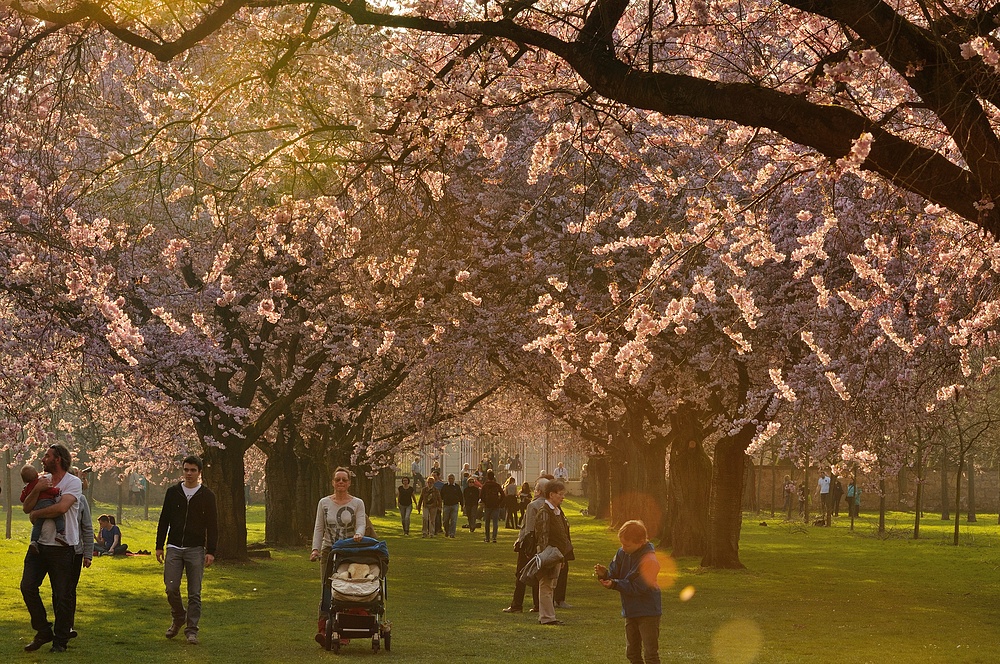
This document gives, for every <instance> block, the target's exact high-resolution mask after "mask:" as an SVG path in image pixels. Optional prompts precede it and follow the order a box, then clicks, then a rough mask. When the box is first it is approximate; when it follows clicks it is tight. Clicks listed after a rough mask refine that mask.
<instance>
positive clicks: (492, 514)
mask: <svg viewBox="0 0 1000 664" xmlns="http://www.w3.org/2000/svg"><path fill="white" fill-rule="evenodd" d="M499 522H500V508H499V507H487V508H486V514H484V515H483V534H484V535H486V539H487V541H488V540H489V539H490V524H491V523H492V524H493V539H496V538H497V524H498V523H499Z"/></svg>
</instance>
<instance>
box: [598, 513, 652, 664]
mask: <svg viewBox="0 0 1000 664" xmlns="http://www.w3.org/2000/svg"><path fill="white" fill-rule="evenodd" d="M618 541H619V542H621V544H622V547H621V548H620V549H618V553H616V554H615V557H614V559H613V560H612V561H611V565H610V566H608V567H605V566H604V565H594V573H595V574H596V575H597V578H598V580H599V581H600V582H601V585H602V586H604V587H605V588H607V589H609V590H617V591H618V592H619V593H621V598H622V615H623V616H625V657H626V658H627V659H628V661H629V662H631V664H643V661H644V660H643V652H644V651H645V654H646V657H645V664H660V644H659V641H660V615H661V614H662V613H663V609H662V605H661V601H660V587H659V585H657V581H656V577H657V575H658V574H659V572H660V563H659V561H658V560H657V559H656V552H655V551H654V550H653V545H652V544H651V543H650V542H649V538H648V534H647V533H646V526H645V524H643V522H642V521H627V522H625V523H624V524H623V525H622V527H621V528H620V529H619V530H618Z"/></svg>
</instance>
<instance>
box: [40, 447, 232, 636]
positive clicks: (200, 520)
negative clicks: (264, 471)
mask: <svg viewBox="0 0 1000 664" xmlns="http://www.w3.org/2000/svg"><path fill="white" fill-rule="evenodd" d="M42 467H43V470H44V473H41V474H39V473H37V471H36V472H35V477H32V473H30V472H27V471H24V470H22V479H25V480H26V486H25V490H24V492H22V497H21V502H22V507H23V510H24V512H25V513H26V514H28V515H29V518H30V519H31V521H32V524H33V526H34V529H33V532H32V538H31V543H30V544H29V547H28V551H27V553H26V554H25V557H24V567H23V571H22V574H21V596H22V598H23V599H24V604H25V607H26V608H27V609H28V615H29V616H30V618H31V627H32V629H34V630H35V636H34V638H32V640H31V641H30V642H29V643H28V644H27V645H26V646H24V650H25V651H27V652H33V651H35V650H38V649H39V648H41V647H42V646H43V645H45V644H47V643H52V647H51V650H52V652H65V651H66V650H67V648H68V646H69V641H70V639H72V638H75V637H76V636H77V631H76V629H75V627H74V622H75V619H76V597H77V585H78V584H79V581H80V576H81V572H82V569H84V568H89V567H90V566H91V563H92V560H93V557H94V555H95V552H96V553H97V554H100V553H106V554H111V555H113V554H116V553H118V554H120V553H124V552H125V550H126V548H127V547H126V546H125V545H124V544H122V541H121V529H120V528H119V527H118V525H117V524H116V523H115V519H114V517H112V516H110V515H107V514H105V515H102V516H101V517H100V519H99V520H98V523H99V524H100V530H99V533H98V536H97V541H96V542H95V538H94V529H93V524H92V522H91V519H92V516H91V512H90V505H89V503H88V502H87V497H86V496H85V495H84V493H83V491H84V483H83V481H82V480H81V479H80V478H79V477H77V473H76V471H75V470H74V469H73V466H72V456H71V455H70V452H69V450H68V449H67V448H66V447H65V446H63V445H58V444H57V445H50V446H49V447H48V448H47V449H46V450H45V453H44V455H43V456H42ZM182 468H183V474H184V480H183V481H182V482H180V483H178V484H176V485H173V486H171V487H170V488H168V489H167V494H166V497H165V499H164V503H163V509H162V510H161V512H160V518H159V523H158V525H157V533H156V559H157V561H159V562H161V563H164V571H163V579H164V585H165V589H166V595H167V601H168V604H169V606H170V611H171V617H172V621H171V626H170V628H169V629H168V630H167V632H166V637H167V638H173V637H174V636H176V635H177V634H178V633H179V632H180V630H181V629H183V630H184V632H185V636H186V638H187V642H188V643H190V644H192V645H194V644H197V643H198V629H199V626H198V623H199V618H200V616H201V579H202V574H203V572H204V568H205V566H207V565H211V564H212V562H213V560H214V557H215V546H216V543H217V540H218V526H217V523H218V519H217V512H216V503H215V495H214V494H213V493H212V492H211V491H210V490H209V489H208V488H207V487H205V486H203V485H202V484H201V471H202V461H201V459H200V458H198V457H196V456H189V457H187V458H186V459H184V461H183V463H182ZM36 530H37V532H36ZM165 543H166V549H164V544H165ZM182 575H186V576H187V600H188V602H187V606H185V605H184V602H183V600H182V598H181V594H180V583H181V578H182ZM46 576H47V577H48V578H49V584H50V585H51V587H52V609H53V613H54V620H52V621H50V620H49V617H48V613H47V612H46V609H45V604H44V602H43V601H42V597H41V592H40V588H41V585H42V582H43V581H44V580H45V577H46Z"/></svg>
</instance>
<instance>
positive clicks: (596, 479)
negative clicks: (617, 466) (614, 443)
mask: <svg viewBox="0 0 1000 664" xmlns="http://www.w3.org/2000/svg"><path fill="white" fill-rule="evenodd" d="M587 478H588V479H587V481H588V482H589V491H590V500H589V501H588V502H587V512H588V513H589V514H590V516H592V517H595V518H598V519H607V518H609V517H610V516H611V464H610V463H609V460H608V457H607V455H605V454H593V455H591V456H590V457H589V458H588V459H587Z"/></svg>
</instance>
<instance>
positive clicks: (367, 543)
mask: <svg viewBox="0 0 1000 664" xmlns="http://www.w3.org/2000/svg"><path fill="white" fill-rule="evenodd" d="M331 552H332V553H333V555H334V556H336V557H337V558H339V559H343V558H354V557H366V558H367V557H373V558H376V559H377V560H378V561H379V563H380V564H381V567H382V569H385V568H386V567H387V566H388V564H389V548H388V547H387V546H386V545H385V542H380V541H378V540H377V539H374V538H372V537H362V538H361V539H360V540H358V541H357V542H355V541H354V540H353V539H342V540H338V541H336V542H334V543H333V547H332V548H331Z"/></svg>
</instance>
